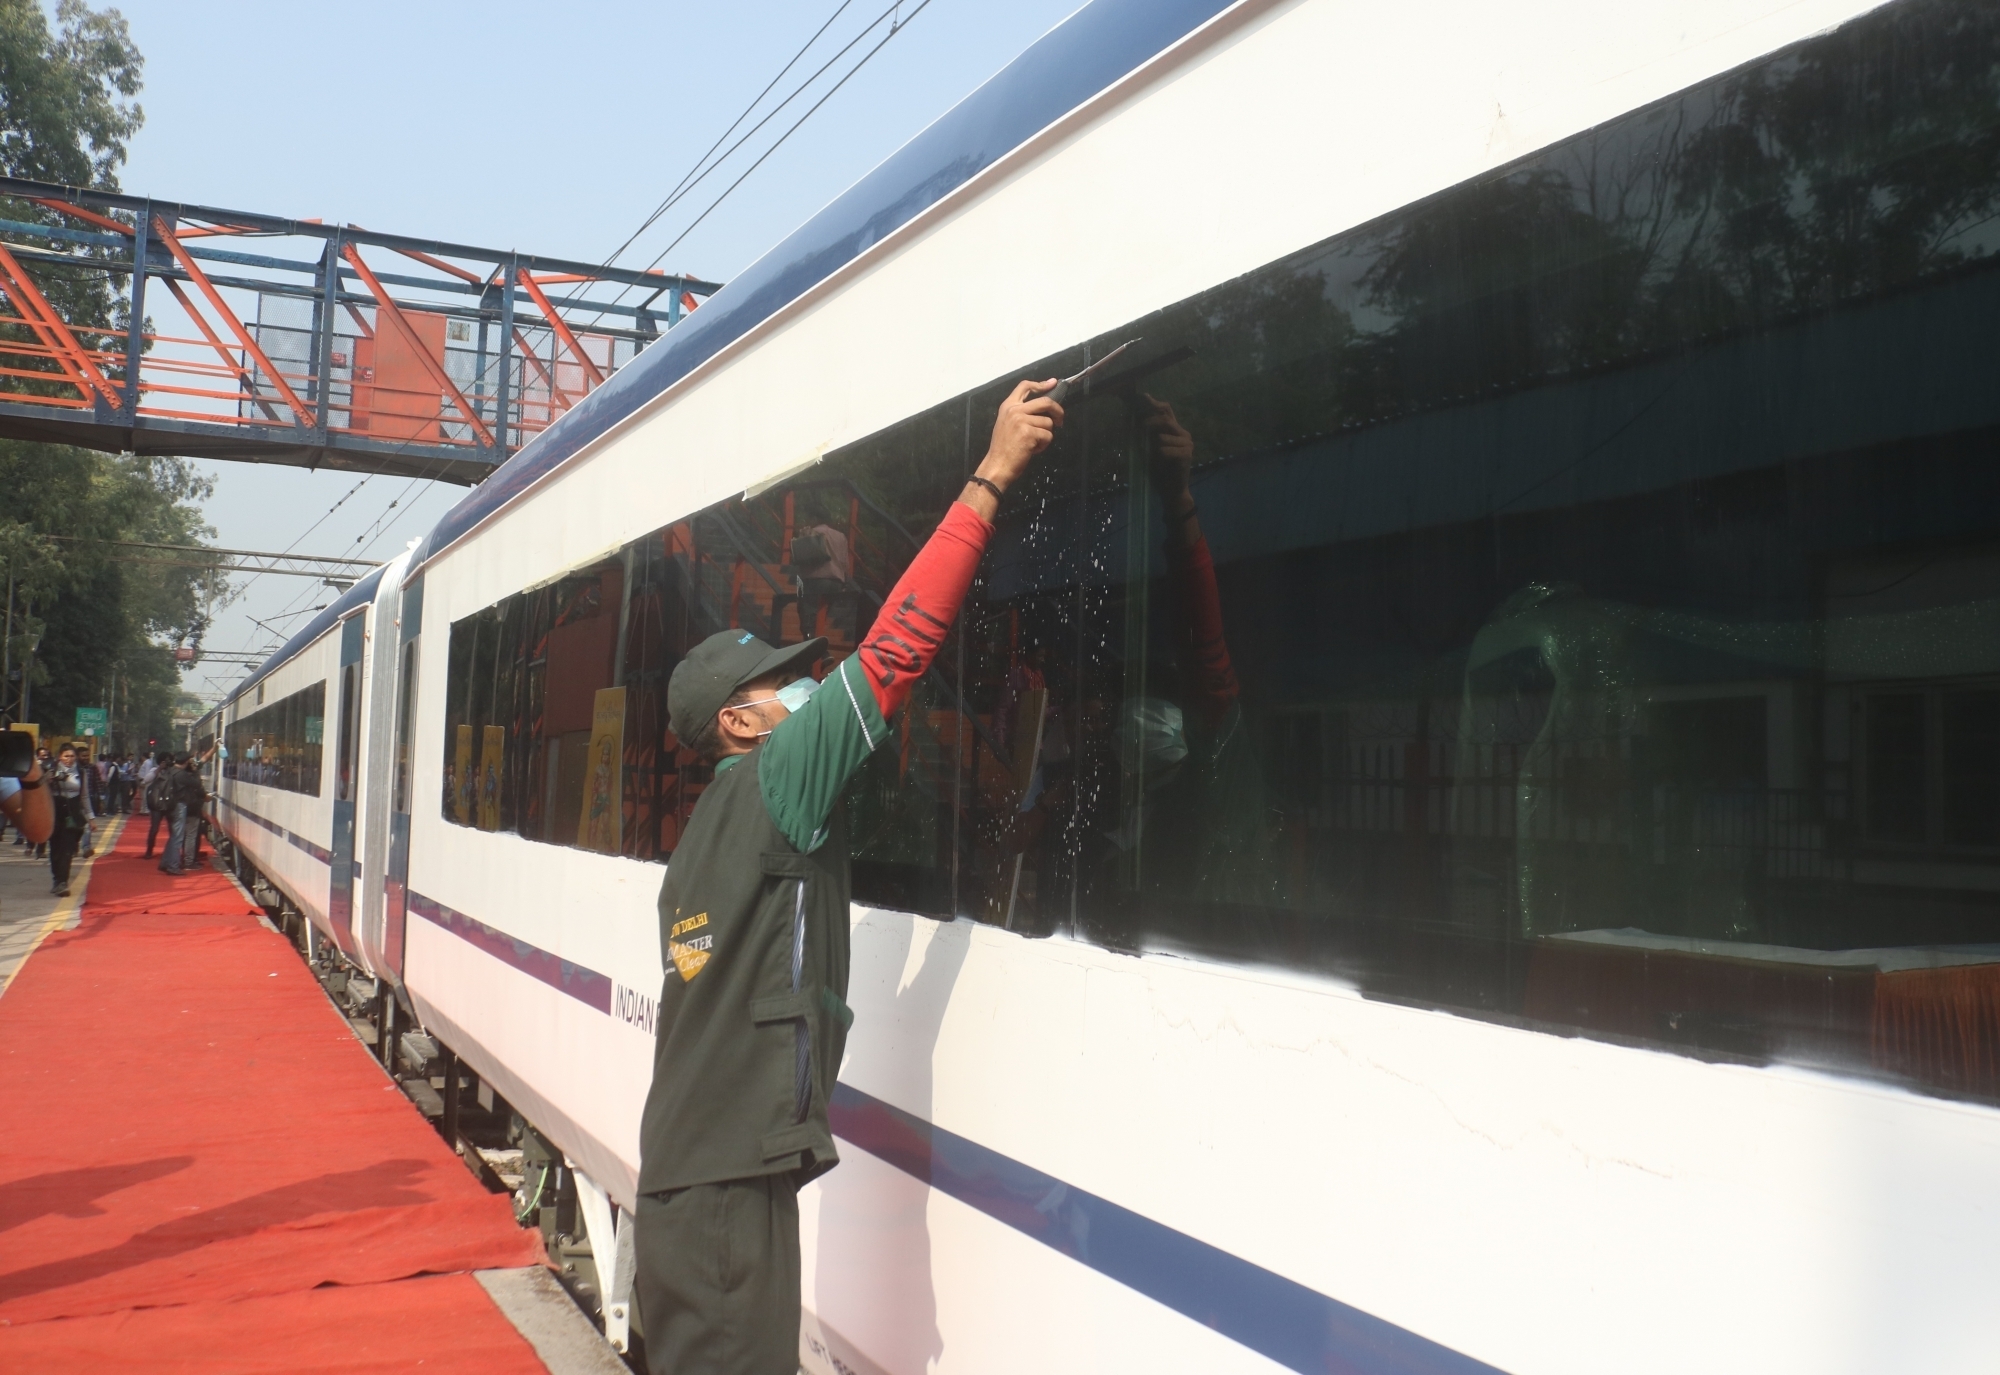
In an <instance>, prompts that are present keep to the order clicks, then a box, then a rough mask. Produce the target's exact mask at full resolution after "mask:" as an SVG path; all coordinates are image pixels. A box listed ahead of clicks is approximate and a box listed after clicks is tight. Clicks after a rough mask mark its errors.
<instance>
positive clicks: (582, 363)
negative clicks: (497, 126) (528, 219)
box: [0, 177, 719, 483]
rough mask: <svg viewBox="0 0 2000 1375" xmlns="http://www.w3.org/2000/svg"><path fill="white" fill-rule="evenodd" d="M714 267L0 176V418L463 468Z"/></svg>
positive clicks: (352, 460)
mask: <svg viewBox="0 0 2000 1375" xmlns="http://www.w3.org/2000/svg"><path fill="white" fill-rule="evenodd" d="M253 250H254V251H253ZM301 250H303V251H301ZM364 250H370V251H369V252H366V253H364ZM390 255H395V257H397V258H400V259H401V260H402V261H400V262H398V263H396V267H397V270H396V271H393V272H392V271H388V270H386V268H385V267H384V265H383V261H384V259H385V258H388V257H389V256H390ZM412 265H414V269H413V267H412ZM415 269H421V271H420V272H419V271H417V270H415ZM106 275H108V276H109V278H110V281H111V286H112V288H113V290H114V292H116V293H119V295H120V296H121V297H122V300H121V301H120V304H119V307H118V308H117V309H115V310H114V312H113V313H112V315H111V317H110V318H104V317H103V316H102V303H103V300H104V296H105V294H104V293H103V292H101V291H98V290H96V289H95V285H96V284H95V282H93V281H92V280H91V279H92V278H102V277H103V276H106ZM718 286H719V284H718V283H715V282H704V281H698V280H695V279H693V278H689V277H682V276H674V275H670V274H667V273H663V272H659V271H633V270H628V269H623V268H612V267H605V266H601V265H597V264H592V263H585V262H572V261H568V260H566V259H560V258H548V257H542V256H539V255H536V254H529V253H519V252H514V251H512V250H496V249H489V248H474V247H471V246H469V245H466V244H456V243H442V242H437V241H433V240H429V239H418V238H410V237H407V236H404V235H399V234H381V233H375V232H372V231H369V230H365V229H360V228H357V227H355V226H353V225H345V226H335V225H327V224H321V223H319V222H318V221H314V220H290V219H283V218H279V217H277V216H272V215H260V214H251V213H247V212H244V211H238V210H219V209H214V208H210V207H204V206H194V205H180V204H175V203H172V202H168V201H156V200H150V199H147V198H144V197H138V196H125V195H116V194H112V193H108V192H103V191H92V190H83V189H79V188H76V187H68V186H56V185H52V184H49V183H46V182H36V181H26V180H22V179H18V178H11V177H6V178H0V297H4V299H5V307H6V309H5V312H4V313H0V437H4V438H14V439H30V440H42V441H47V442H51V443H62V444H76V445H81V446H83V447H85V448H92V449H100V450H104V451H106V452H111V453H122V452H130V453H136V454H174V455H183V456H190V457H200V458H226V459H236V460H240V461H246V462H254V463H282V464H290V465H293V466H300V467H329V468H340V469H348V470H351V471H356V472H380V473H389V474H402V475H408V476H419V475H421V476H425V477H434V478H440V479H443V480H445V481H452V482H462V483H475V482H478V481H479V480H480V479H481V478H482V477H484V476H485V475H486V474H487V473H489V472H491V471H492V470H493V468H494V467H495V466H497V465H498V464H499V463H501V462H502V461H504V460H505V459H506V457H507V456H508V455H509V454H511V453H512V452H514V450H516V449H518V448H519V447H520V446H521V445H522V444H524V443H525V442H527V440H529V439H530V438H532V437H533V436H534V435H535V434H537V433H539V432H540V431H541V430H543V429H545V428H547V426H548V425H549V424H550V423H551V422H552V421H554V420H555V418H556V417H557V416H559V415H561V414H562V413H563V412H564V411H566V410H568V409H569V408H570V407H571V406H573V405H575V404H576V403H577V402H578V401H579V400H581V399H582V398H583V397H584V396H585V395H587V394H588V393H589V392H590V391H591V390H593V389H594V388H596V387H597V386H599V385H601V384H602V383H603V382H604V381H605V379H606V378H608V377H610V375H611V374H612V373H613V372H614V371H616V370H617V369H618V368H619V367H620V366H622V365H623V364H624V363H626V362H628V361H630V360H631V359H632V357H633V356H634V355H635V354H637V352H638V351H639V350H640V349H642V348H644V347H645V346H646V344H647V343H648V342H650V341H651V340H653V339H655V338H657V337H658V336H659V334H660V332H661V331H662V330H664V329H668V328H671V327H672V326H673V325H675V324H677V323H678V322H679V321H680V320H681V319H682V318H683V317H684V316H685V315H686V313H687V312H688V311H690V310H692V309H693V308H694V307H695V306H696V305H697V304H699V302H700V301H701V300H702V299H704V298H706V297H707V296H709V295H710V294H712V293H713V292H715V291H716V290H717V289H718ZM133 322H137V323H136V325H134V324H133Z"/></svg>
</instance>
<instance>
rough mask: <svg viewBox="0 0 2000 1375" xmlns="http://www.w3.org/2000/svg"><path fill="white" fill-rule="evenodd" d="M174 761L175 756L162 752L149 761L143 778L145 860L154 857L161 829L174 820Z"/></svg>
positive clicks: (171, 833) (169, 833)
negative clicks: (154, 847) (154, 846)
mask: <svg viewBox="0 0 2000 1375" xmlns="http://www.w3.org/2000/svg"><path fill="white" fill-rule="evenodd" d="M173 765H174V760H173V756H172V755H170V754H168V753H167V752H166V751H165V750H161V751H160V753H159V755H158V756H157V757H156V758H153V759H148V760H147V761H146V765H145V771H144V774H143V777H144V778H145V780H146V781H145V785H144V788H143V790H142V791H141V794H140V796H141V798H142V800H143V801H144V802H145V804H146V853H145V855H144V856H143V858H146V859H151V858H152V857H153V845H154V842H156V841H158V840H159V838H160V827H161V826H163V825H165V824H167V823H168V822H169V821H171V820H172V818H173V811H174V793H173V786H174V767H173ZM167 837H168V843H169V844H172V843H173V832H172V831H171V830H169V831H168V832H167Z"/></svg>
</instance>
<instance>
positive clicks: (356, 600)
mask: <svg viewBox="0 0 2000 1375" xmlns="http://www.w3.org/2000/svg"><path fill="white" fill-rule="evenodd" d="M392 562H393V560H392ZM388 568H389V565H388V564H383V565H382V567H380V568H377V569H375V570H373V571H372V572H370V573H369V574H368V576H366V577H364V578H363V579H362V580H361V581H360V582H358V583H356V584H354V586H352V587H350V588H348V589H347V590H346V591H345V592H343V593H341V594H340V595H339V596H338V597H336V598H334V599H333V601H332V602H330V603H329V604H328V605H327V607H326V608H325V609H324V610H323V611H321V612H320V613H319V615H317V616H315V617H313V618H312V619H311V620H310V621H307V622H306V628H305V629H304V630H301V631H300V632H299V633H298V634H296V635H294V636H292V638H291V639H289V640H287V641H285V644H284V647H283V648H282V649H280V650H279V651H278V652H277V653H275V654H273V655H272V656H271V657H270V658H268V659H266V660H265V661H264V662H263V664H262V665H261V666H260V667H259V668H258V669H257V671H256V672H255V673H253V674H251V675H250V676H249V677H248V678H245V679H244V680H243V681H242V682H240V683H238V684H237V685H236V686H235V687H233V688H231V689H230V690H229V695H228V696H227V697H225V698H223V699H222V700H221V701H220V702H218V703H217V704H216V708H215V709H216V710H217V711H220V710H222V708H223V707H226V706H228V705H229V704H230V703H231V702H233V701H235V700H236V699H237V698H238V697H241V696H242V695H243V694H244V693H246V692H248V691H249V690H250V689H251V688H253V687H255V686H257V684H258V683H260V682H262V681H263V680H264V679H265V678H268V677H270V675H271V674H272V673H273V672H275V671H276V670H277V668H278V666H279V665H280V664H283V663H284V662H286V661H287V660H289V659H290V658H292V657H293V656H294V655H296V654H297V653H299V651H301V650H303V649H304V648H305V647H306V646H307V645H309V644H311V643H312V642H313V641H314V640H317V639H318V638H319V637H320V636H322V635H324V634H326V632H327V631H329V630H331V629H333V627H334V625H335V624H337V623H338V622H339V620H340V618H341V617H342V616H345V615H346V614H347V613H348V612H350V611H352V610H353V609H354V608H355V607H357V606H361V605H363V604H364V603H367V602H371V601H373V600H375V589H376V588H377V587H379V586H381V584H382V574H383V573H385V572H386V571H388Z"/></svg>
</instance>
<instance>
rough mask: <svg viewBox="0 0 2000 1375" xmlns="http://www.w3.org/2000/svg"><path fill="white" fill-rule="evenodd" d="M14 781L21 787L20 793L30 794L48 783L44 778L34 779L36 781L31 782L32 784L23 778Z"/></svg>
mask: <svg viewBox="0 0 2000 1375" xmlns="http://www.w3.org/2000/svg"><path fill="white" fill-rule="evenodd" d="M15 781H16V782H17V783H19V784H20V785H21V791H22V792H24V793H31V792H33V791H34V790H35V789H37V788H39V787H41V786H42V784H44V783H46V782H48V780H47V779H46V778H37V779H36V780H35V781H34V782H32V783H30V782H29V781H28V780H27V779H25V778H20V779H16V780H15Z"/></svg>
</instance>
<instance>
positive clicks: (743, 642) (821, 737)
mask: <svg viewBox="0 0 2000 1375" xmlns="http://www.w3.org/2000/svg"><path fill="white" fill-rule="evenodd" d="M1054 386H1055V382H1054V381H1053V380H1051V381H1048V382H1038V383H1035V382H1022V383H1020V384H1019V385H1017V386H1016V387H1015V388H1014V390H1013V392H1012V393H1011V394H1010V395H1009V396H1008V397H1007V399H1006V401H1005V402H1003V403H1002V404H1001V407H1000V414H999V416H998V417H997V418H996V419H995V420H994V422H993V439H992V443H991V446H990V447H989V448H988V450H987V453H986V457H985V458H984V460H982V461H981V463H980V464H979V467H978V468H977V469H976V470H975V472H974V474H973V476H972V478H971V479H970V480H969V481H968V482H967V483H966V485H965V490H964V491H963V492H962V493H960V495H959V497H958V500H957V501H956V502H954V503H953V504H952V506H951V509H950V510H949V511H948V512H946V514H945V517H944V519H943V520H942V521H941V522H939V524H938V528H937V530H936V531H935V532H934V533H933V534H932V535H931V537H930V540H929V542H928V543H927V544H925V546H924V548H923V550H922V551H921V552H920V553H919V554H918V555H917V557H916V558H915V559H914V560H913V561H912V562H911V563H910V566H909V568H908V569H907V570H906V571H905V572H904V574H903V577H902V579H901V581H899V582H898V583H897V584H896V586H895V588H894V590H892V591H891V592H890V594H889V596H888V599H887V600H886V601H885V602H884V603H883V604H882V611H881V614H880V615H878V616H877V617H876V619H875V623H874V625H873V626H872V627H870V629H869V631H868V633H867V634H866V635H865V636H863V637H862V639H861V641H860V647H859V648H858V649H857V650H856V652H855V653H854V654H853V655H851V656H850V657H848V658H847V659H846V660H844V661H843V662H842V663H841V664H840V666H839V667H837V668H836V669H834V671H833V672H832V673H831V674H829V675H828V677H827V679H826V681H825V682H824V683H818V684H815V683H814V682H813V680H812V679H811V678H810V677H808V676H807V674H808V671H809V670H810V669H811V668H812V666H813V664H814V663H815V662H816V661H817V660H818V658H819V657H820V655H821V653H822V651H824V650H825V648H826V641H825V640H824V639H811V640H807V641H806V642H805V643H804V644H798V645H788V646H786V647H784V648H782V649H773V648H772V647H771V646H770V645H767V644H765V643H764V642H763V641H761V640H759V639H757V638H756V637H755V636H754V635H751V634H750V633H748V632H747V631H741V630H728V631H722V632H719V633H717V634H715V635H711V636H709V637H708V638H707V639H706V640H703V641H702V642H701V644H699V645H697V646H696V647H695V648H694V649H693V650H692V651H691V652H690V653H689V654H688V655H687V657H686V658H684V659H683V660H681V662H680V664H679V665H678V666H676V667H675V669H674V672H673V677H672V678H671V679H670V680H669V681H668V684H667V716H668V723H669V724H670V725H671V726H672V727H673V730H674V733H675V734H676V735H677V736H679V737H680V739H681V740H683V741H685V742H687V744H688V745H689V746H690V747H691V748H693V749H694V750H696V751H697V752H699V753H700V754H702V755H703V756H704V757H705V758H708V759H710V760H712V761H714V763H715V781H714V782H713V783H712V784H710V785H709V787H708V789H707V790H706V791H705V792H703V793H702V796H701V800H700V801H699V802H698V803H697V804H696V805H695V809H694V813H693V815H692V816H691V817H690V818H689V821H688V826H687V831H686V833H685V834H684V835H683V836H682V838H681V843H680V845H679V846H678V847H677V848H676V849H675V851H674V857H673V861H672V863H671V864H669V865H668V866H667V876H666V880H665V882H664V883H662V884H661V886H660V945H661V948H662V953H663V955H664V957H665V964H666V981H665V989H664V991H663V992H662V993H661V995H660V1016H659V1040H658V1044H657V1046H656V1048H655V1052H654V1053H655V1059H654V1062H653V1086H652V1091H651V1093H649V1094H648V1095H647V1098H646V1110H645V1115H644V1118H643V1119H642V1121H641V1125H640V1136H639V1141H640V1162H639V1195H640V1197H639V1208H638V1224H637V1226H638V1230H637V1236H636V1241H637V1261H638V1271H637V1275H636V1290H637V1293H636V1297H637V1299H638V1303H639V1319H640V1324H641V1326H642V1327H643V1328H644V1331H645V1338H646V1363H647V1366H648V1368H649V1369H650V1370H651V1371H652V1372H653V1375H669V1372H671V1375H694V1372H703V1375H794V1372H796V1371H797V1370H798V1368H799V1346H798V1342H799V1308H800V1299H799V1208H798V1190H799V1188H800V1186H802V1185H803V1184H805V1183H806V1182H807V1181H808V1180H811V1179H814V1178H816V1177H817V1176H819V1175H821V1174H824V1173H825V1172H826V1171H827V1170H829V1169H831V1168H833V1166H834V1165H835V1164H836V1163H838V1157H837V1156H836V1155H835V1153H834V1148H833V1137H832V1135H831V1133H830V1131H829V1129H828V1125H827V1100H828V1098H829V1096H830V1095H831V1093H832V1091H833V1085H834V1076H835V1075H836V1074H837V1073H838V1072H839V1069H840V1057H841V1051H842V1049H843V1048H844V1047H845V1045H846V1041H847V1028H848V1026H849V1024H850V1023H851V1022H852V1021H853V1014H852V1013H851V1012H849V1011H848V1007H847V1003H846V995H847V956H848V948H847V943H848V929H847V928H848V893H849V873H848V850H847V837H846V834H845V823H844V819H843V817H842V814H841V808H840V807H839V805H838V804H839V801H840V797H841V793H842V791H843V790H844V789H845V787H846V784H847V782H848V780H849V778H851V777H852V776H853V774H854V772H855V771H856V770H857V769H859V768H860V767H861V765H862V763H863V762H864V761H865V760H866V759H867V758H868V755H869V754H870V752H871V751H873V750H874V749H875V747H876V746H877V745H880V744H881V743H882V742H883V741H884V740H886V739H887V738H888V737H889V724H888V723H889V722H890V721H891V720H892V719H893V718H894V717H895V715H896V712H897V710H898V709H899V708H900V707H901V706H902V705H903V703H904V702H905V701H906V700H907V699H908V697H909V694H910V690H911V688H913V687H914V686H915V685H916V682H917V680H918V679H919V678H921V677H922V676H923V674H924V672H925V670H926V669H927V668H928V667H929V666H930V663H931V660H932V659H933V658H934V657H936V655H937V652H938V650H939V649H940V648H941V647H942V646H943V643H944V639H945V636H946V634H947V632H948V631H949V630H950V628H951V624H952V622H953V621H954V620H955V619H956V618H957V616H958V609H959V604H960V603H961V602H962V601H963V600H964V598H965V592H966V589H967V588H968V587H970V586H971V584H972V577H973V574H974V573H975V572H976V571H977V570H978V567H979V559H980V555H981V554H982V553H984V552H985V549H986V542H987V540H988V539H989V538H990V537H991V536H992V534H993V524H992V521H993V517H994V515H995V514H996V512H997V511H998V510H999V502H1000V498H1001V496H1002V495H1003V494H1004V493H1005V492H1006V490H1007V488H1008V487H1009V486H1010V485H1011V484H1012V483H1013V482H1014V481H1015V480H1016V479H1017V478H1019V477H1020V476H1021V474H1022V473H1023V472H1024V471H1025V470H1026V468H1027V466H1028V463H1029V461H1030V460H1031V459H1032V458H1033V457H1034V456H1035V455H1036V454H1038V453H1040V452H1041V451H1042V450H1043V449H1045V448H1047V447H1048V445H1049V443H1050V441H1051V440H1052V439H1053V438H1054V437H1055V431H1056V427H1057V426H1059V425H1061V424H1062V415H1063V413H1062V407H1061V406H1060V405H1059V404H1057V402H1056V401H1055V400H1054V398H1052V397H1050V396H1049V395H1047V394H1046V393H1047V392H1048V391H1049V390H1050V389H1052V388H1053V387H1054ZM815 689H816V690H815Z"/></svg>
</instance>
